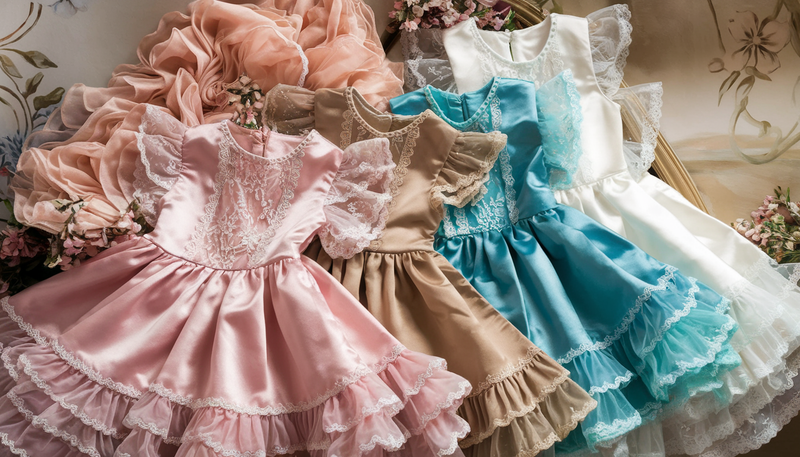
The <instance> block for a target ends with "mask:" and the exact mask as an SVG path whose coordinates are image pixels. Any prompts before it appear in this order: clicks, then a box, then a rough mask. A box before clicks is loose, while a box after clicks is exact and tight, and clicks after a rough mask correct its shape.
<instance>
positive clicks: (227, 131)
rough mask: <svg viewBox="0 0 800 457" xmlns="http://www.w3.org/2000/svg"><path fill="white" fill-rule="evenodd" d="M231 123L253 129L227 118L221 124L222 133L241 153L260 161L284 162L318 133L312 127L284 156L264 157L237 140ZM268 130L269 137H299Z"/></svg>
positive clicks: (248, 130) (239, 127)
mask: <svg viewBox="0 0 800 457" xmlns="http://www.w3.org/2000/svg"><path fill="white" fill-rule="evenodd" d="M231 125H232V126H234V127H235V128H236V129H239V130H245V131H247V132H251V131H252V130H251V129H248V128H246V127H242V126H239V125H236V124H234V123H233V122H231V121H230V120H228V119H225V120H223V121H221V122H220V126H221V128H220V130H222V135H223V136H224V137H225V139H226V140H228V141H230V142H231V143H232V144H233V146H234V148H235V149H236V150H237V151H238V152H239V153H241V154H244V155H245V156H247V157H252V158H254V159H256V160H260V161H263V162H268V163H278V162H283V161H285V160H289V159H291V158H292V157H294V156H296V155H297V154H298V153H300V152H301V151H302V150H303V149H305V147H306V145H307V144H308V142H309V141H311V138H312V136H314V134H315V133H316V130H313V129H312V130H311V131H310V132H308V134H306V136H305V137H302V138H303V139H302V140H301V141H300V143H299V144H298V145H297V146H295V148H294V149H292V150H291V151H290V152H288V153H286V154H284V155H282V156H279V157H264V156H260V155H258V154H254V153H253V152H251V151H248V150H247V149H246V148H245V147H244V146H242V145H241V144H239V142H238V141H236V138H235V137H234V136H233V132H231V128H230V127H231ZM268 132H269V137H270V138H272V137H273V136H274V135H277V136H279V137H280V136H282V137H289V138H298V137H296V136H293V135H284V134H282V133H278V132H274V131H272V130H268Z"/></svg>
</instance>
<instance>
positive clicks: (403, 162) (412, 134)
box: [339, 87, 433, 250]
mask: <svg viewBox="0 0 800 457" xmlns="http://www.w3.org/2000/svg"><path fill="white" fill-rule="evenodd" d="M344 97H345V100H346V101H347V110H345V111H344V112H343V113H342V119H343V121H342V132H341V133H340V135H339V137H340V142H339V145H340V147H341V148H342V149H345V148H347V147H348V146H350V145H351V144H353V143H356V142H358V141H362V140H366V139H371V138H386V139H387V140H389V148H390V150H391V151H392V154H393V157H395V158H396V160H395V163H396V167H395V169H394V178H393V179H392V181H391V183H390V184H389V195H390V197H391V198H392V201H391V202H390V203H389V209H388V214H391V211H392V208H394V207H395V205H396V203H397V202H396V200H395V197H397V195H398V194H399V193H400V186H402V185H403V181H405V176H406V174H407V173H408V167H409V165H411V156H412V155H413V154H414V148H415V147H416V146H417V138H419V125H420V124H421V123H422V122H423V121H425V119H427V118H428V117H429V116H431V115H433V112H432V111H425V112H424V113H422V114H420V115H418V116H399V115H395V116H394V119H396V120H399V121H401V122H407V124H406V125H405V126H404V127H402V128H399V129H396V130H390V131H388V132H382V131H380V130H377V129H376V128H374V127H372V126H371V125H370V124H369V123H368V122H367V121H366V120H364V118H363V117H361V114H359V111H358V107H357V106H356V103H358V104H359V105H360V106H361V107H362V108H364V109H365V110H373V109H374V108H372V107H371V106H369V105H368V104H367V103H366V101H364V100H363V99H362V98H361V96H360V95H358V92H356V91H355V90H354V89H353V87H348V88H347V89H345V91H344ZM356 97H358V99H356ZM387 217H388V216H387ZM380 246H381V240H380V239H377V240H375V241H373V242H372V243H370V246H369V248H370V249H372V250H376V249H379V248H380Z"/></svg>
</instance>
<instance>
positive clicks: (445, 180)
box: [430, 132, 507, 209]
mask: <svg viewBox="0 0 800 457" xmlns="http://www.w3.org/2000/svg"><path fill="white" fill-rule="evenodd" d="M506 140H507V137H506V135H504V134H502V133H500V132H491V133H477V132H460V133H459V134H458V136H457V137H456V140H455V142H454V143H453V147H452V149H451V150H450V154H449V155H448V157H447V160H445V162H444V165H443V166H442V169H441V171H439V175H438V176H437V178H436V182H435V184H434V186H433V188H432V189H431V199H430V200H431V205H432V206H433V207H434V208H436V209H440V208H441V206H442V204H447V205H452V206H455V207H458V208H462V207H464V206H465V205H466V204H467V203H470V202H473V201H477V200H479V199H480V198H481V197H483V195H484V194H485V193H486V188H485V187H484V183H485V182H486V181H488V180H489V170H491V169H492V167H493V166H494V162H495V161H496V160H497V156H498V155H499V154H500V151H502V150H503V148H505V146H506Z"/></svg>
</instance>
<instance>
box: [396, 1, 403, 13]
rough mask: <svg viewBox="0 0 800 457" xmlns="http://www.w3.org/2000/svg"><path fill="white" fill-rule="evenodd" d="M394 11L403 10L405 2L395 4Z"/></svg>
mask: <svg viewBox="0 0 800 457" xmlns="http://www.w3.org/2000/svg"><path fill="white" fill-rule="evenodd" d="M394 9H396V10H397V11H400V10H402V9H403V2H394Z"/></svg>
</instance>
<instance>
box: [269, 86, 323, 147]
mask: <svg viewBox="0 0 800 457" xmlns="http://www.w3.org/2000/svg"><path fill="white" fill-rule="evenodd" d="M264 99H265V100H264V108H262V110H261V119H262V122H263V124H264V125H265V126H266V127H267V128H269V129H270V130H273V131H275V132H278V133H285V134H287V135H305V134H307V133H308V132H310V131H311V129H313V128H314V91H311V90H308V89H303V88H302V87H297V86H290V85H287V84H278V85H277V86H275V87H273V88H272V89H270V90H269V92H267V93H266V94H265V96H264Z"/></svg>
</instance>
